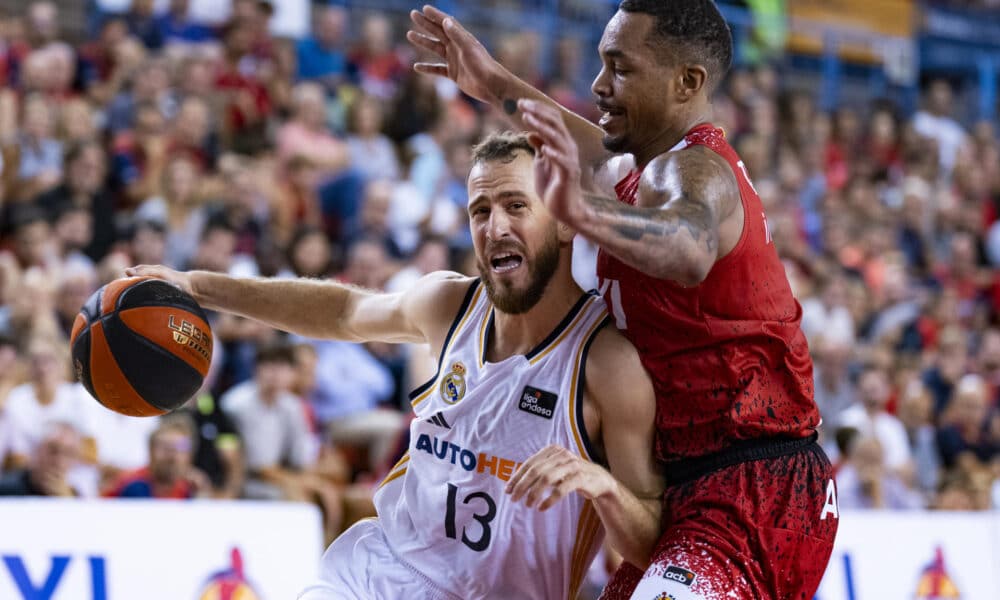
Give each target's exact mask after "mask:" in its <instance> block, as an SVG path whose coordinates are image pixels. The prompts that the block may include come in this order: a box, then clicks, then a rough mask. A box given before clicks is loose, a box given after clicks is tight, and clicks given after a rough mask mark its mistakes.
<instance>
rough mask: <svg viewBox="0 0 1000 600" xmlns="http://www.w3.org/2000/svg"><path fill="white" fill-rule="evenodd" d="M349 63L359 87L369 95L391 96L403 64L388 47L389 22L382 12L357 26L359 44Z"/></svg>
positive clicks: (402, 75)
mask: <svg viewBox="0 0 1000 600" xmlns="http://www.w3.org/2000/svg"><path fill="white" fill-rule="evenodd" d="M349 62H350V63H351V64H352V65H354V67H355V68H356V70H357V72H358V75H359V77H360V79H361V87H362V88H363V89H364V91H365V92H366V93H368V94H370V95H372V96H375V97H377V98H382V99H388V98H391V97H392V95H393V94H394V93H395V91H396V87H397V84H398V82H399V81H400V80H401V79H402V78H403V77H404V75H406V67H405V66H404V65H403V61H402V60H400V58H399V54H398V53H396V51H395V50H394V49H393V47H392V23H390V22H389V19H387V18H386V17H385V16H383V15H371V16H369V17H368V18H366V19H365V21H364V23H363V24H362V26H361V44H360V46H359V47H358V48H357V50H355V51H354V52H353V53H352V55H351V58H350V60H349Z"/></svg>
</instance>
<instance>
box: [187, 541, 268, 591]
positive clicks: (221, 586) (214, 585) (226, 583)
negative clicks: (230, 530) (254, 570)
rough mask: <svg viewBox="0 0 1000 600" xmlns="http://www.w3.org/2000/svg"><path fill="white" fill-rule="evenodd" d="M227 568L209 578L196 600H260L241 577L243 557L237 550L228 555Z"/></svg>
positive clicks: (243, 577) (234, 549) (242, 576)
mask: <svg viewBox="0 0 1000 600" xmlns="http://www.w3.org/2000/svg"><path fill="white" fill-rule="evenodd" d="M229 562H230V564H229V568H227V569H223V570H222V571H217V572H215V573H212V575H210V576H209V578H208V581H206V582H205V585H204V586H203V587H202V591H201V594H199V596H198V600H261V597H260V596H259V595H257V592H255V591H254V589H253V588H252V587H250V583H249V582H248V581H247V579H246V577H245V576H244V575H243V556H242V555H241V554H240V549H239V548H233V550H232V552H230V554H229Z"/></svg>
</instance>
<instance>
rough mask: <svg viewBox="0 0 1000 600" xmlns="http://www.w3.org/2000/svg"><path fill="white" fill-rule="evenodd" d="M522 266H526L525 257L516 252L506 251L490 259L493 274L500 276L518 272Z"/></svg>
mask: <svg viewBox="0 0 1000 600" xmlns="http://www.w3.org/2000/svg"><path fill="white" fill-rule="evenodd" d="M522 264H524V257H523V256H521V255H520V254H518V253H516V252H509V251H506V250H505V251H503V252H497V253H496V254H494V255H492V256H491V257H490V266H491V267H492V268H493V272H494V273H497V274H499V275H505V274H507V273H510V272H512V271H516V270H517V269H518V268H520V266H521V265H522Z"/></svg>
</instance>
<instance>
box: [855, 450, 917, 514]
mask: <svg viewBox="0 0 1000 600" xmlns="http://www.w3.org/2000/svg"><path fill="white" fill-rule="evenodd" d="M885 455H886V453H885V452H884V451H883V449H882V446H881V444H879V441H878V439H876V438H874V437H865V436H861V437H858V438H857V439H856V440H854V442H853V443H852V444H851V445H850V446H849V448H848V460H847V462H846V464H844V465H843V466H841V468H840V470H838V471H837V502H838V504H839V505H840V508H841V509H848V510H849V509H857V508H883V509H896V510H899V509H917V508H923V506H924V504H923V500H921V498H920V496H919V495H918V494H917V493H916V492H914V491H913V490H911V489H910V488H908V487H907V486H906V484H905V483H903V481H902V480H901V479H900V478H899V477H898V476H897V475H896V474H895V473H893V472H892V471H891V470H890V469H888V468H886V465H885V458H884V457H885Z"/></svg>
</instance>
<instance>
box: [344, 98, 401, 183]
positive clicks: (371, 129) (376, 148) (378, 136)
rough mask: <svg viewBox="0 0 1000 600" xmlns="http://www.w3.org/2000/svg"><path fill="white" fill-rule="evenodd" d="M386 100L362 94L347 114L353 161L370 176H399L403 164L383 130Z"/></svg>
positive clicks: (352, 162) (364, 173)
mask: <svg viewBox="0 0 1000 600" xmlns="http://www.w3.org/2000/svg"><path fill="white" fill-rule="evenodd" d="M382 111H383V109H382V101H381V100H379V99H377V98H375V97H373V96H361V97H359V98H357V99H355V100H354V103H353V104H351V109H350V112H349V113H348V117H347V131H348V133H349V135H348V137H347V145H348V148H349V150H350V154H351V165H352V166H353V167H354V168H355V169H357V170H358V171H360V172H361V173H362V174H363V175H364V176H365V177H367V178H368V179H393V180H395V179H399V177H400V165H399V158H398V157H397V156H396V148H395V147H394V146H393V144H392V142H391V141H390V140H389V138H388V137H386V136H385V135H383V134H382V128H383V120H384V115H383V114H382Z"/></svg>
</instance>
